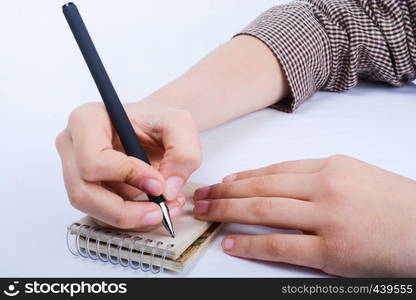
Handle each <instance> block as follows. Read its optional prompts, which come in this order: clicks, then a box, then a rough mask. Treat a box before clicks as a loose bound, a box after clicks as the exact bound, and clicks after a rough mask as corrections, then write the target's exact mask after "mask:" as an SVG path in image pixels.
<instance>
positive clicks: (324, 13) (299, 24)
mask: <svg viewBox="0 0 416 300" xmlns="http://www.w3.org/2000/svg"><path fill="white" fill-rule="evenodd" d="M241 34H246V35H251V36H254V37H256V38H258V39H260V40H261V41H262V42H263V43H265V44H266V45H267V46H268V47H269V48H270V49H271V51H272V52H273V53H274V54H275V56H276V57H277V59H278V60H279V61H280V63H281V65H282V67H283V69H284V72H285V74H286V77H287V79H288V82H289V85H290V90H291V95H290V96H289V97H288V98H286V99H283V100H281V101H279V102H277V103H276V104H274V105H273V106H272V107H274V108H277V109H279V110H283V111H286V112H292V111H293V110H295V109H296V108H297V107H298V106H299V105H300V104H301V103H302V102H304V101H305V100H306V99H308V98H309V97H310V96H312V95H313V94H314V93H315V92H316V91H317V90H327V91H345V90H348V89H350V88H352V87H353V86H355V85H356V84H357V82H358V80H359V79H366V80H373V81H382V82H387V83H389V84H391V85H393V86H401V85H403V84H405V83H406V82H409V81H413V80H414V79H415V78H416V0H304V1H293V2H290V3H288V4H285V5H279V6H275V7H272V8H271V9H269V10H267V11H266V12H264V13H263V14H261V15H260V16H259V17H258V18H257V19H255V20H254V21H253V22H252V23H251V24H250V25H249V26H248V27H246V28H245V29H244V30H243V31H242V32H240V33H238V34H237V35H241Z"/></svg>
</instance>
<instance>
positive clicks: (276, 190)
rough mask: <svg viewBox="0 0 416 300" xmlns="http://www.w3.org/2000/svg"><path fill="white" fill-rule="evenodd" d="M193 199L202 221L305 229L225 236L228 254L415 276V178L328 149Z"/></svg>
mask: <svg viewBox="0 0 416 300" xmlns="http://www.w3.org/2000/svg"><path fill="white" fill-rule="evenodd" d="M195 200H196V206H195V214H196V216H197V218H198V219H201V220H214V221H222V222H235V223H248V224H260V225H268V226H273V227H278V228H288V229H299V230H302V231H304V233H305V234H304V235H301V234H273V235H265V236H247V235H231V236H227V237H226V238H225V239H224V240H223V243H222V245H223V248H224V251H225V252H226V253H228V254H230V255H235V256H240V257H246V258H253V259H259V260H269V261H276V262H286V263H291V264H297V265H303V266H308V267H312V268H317V269H321V270H323V271H325V272H327V273H330V274H335V275H340V276H415V275H416V257H415V251H416V238H415V231H416V183H415V181H413V180H410V179H408V178H405V177H401V176H399V175H396V174H393V173H390V172H387V171H385V170H382V169H379V168H377V167H374V166H371V165H369V164H366V163H364V162H362V161H359V160H356V159H353V158H349V157H344V156H333V157H329V158H326V159H316V160H301V161H292V162H284V163H280V164H276V165H272V166H269V167H267V168H263V169H258V170H252V171H246V172H241V173H237V174H234V175H230V176H227V177H226V178H224V182H223V183H220V184H216V185H213V186H211V187H205V188H202V189H199V190H197V191H196V192H195Z"/></svg>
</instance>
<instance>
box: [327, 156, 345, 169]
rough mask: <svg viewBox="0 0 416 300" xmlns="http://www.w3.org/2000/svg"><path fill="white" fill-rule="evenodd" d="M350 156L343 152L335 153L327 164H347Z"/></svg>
mask: <svg viewBox="0 0 416 300" xmlns="http://www.w3.org/2000/svg"><path fill="white" fill-rule="evenodd" d="M349 159H350V158H349V157H348V156H346V155H343V154H335V155H332V156H330V157H328V159H327V164H328V165H330V166H333V165H339V164H345V163H348V162H349Z"/></svg>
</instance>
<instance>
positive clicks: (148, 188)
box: [141, 179, 163, 196]
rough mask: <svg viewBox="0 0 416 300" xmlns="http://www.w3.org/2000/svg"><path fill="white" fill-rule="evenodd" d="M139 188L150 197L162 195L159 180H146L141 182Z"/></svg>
mask: <svg viewBox="0 0 416 300" xmlns="http://www.w3.org/2000/svg"><path fill="white" fill-rule="evenodd" d="M141 188H142V189H143V190H144V191H145V192H148V193H149V194H152V195H155V196H157V195H160V194H162V193H163V186H162V183H161V182H160V181H159V180H156V179H146V180H144V181H143V183H142V186H141Z"/></svg>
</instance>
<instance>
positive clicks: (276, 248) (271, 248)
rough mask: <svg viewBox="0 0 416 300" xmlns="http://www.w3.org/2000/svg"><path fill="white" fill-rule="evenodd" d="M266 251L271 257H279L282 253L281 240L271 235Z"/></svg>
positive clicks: (267, 241)
mask: <svg viewBox="0 0 416 300" xmlns="http://www.w3.org/2000/svg"><path fill="white" fill-rule="evenodd" d="M266 252H267V254H268V255H270V256H271V257H278V256H280V255H281V254H282V244H281V241H279V240H278V239H276V238H274V237H269V238H267V240H266Z"/></svg>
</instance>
